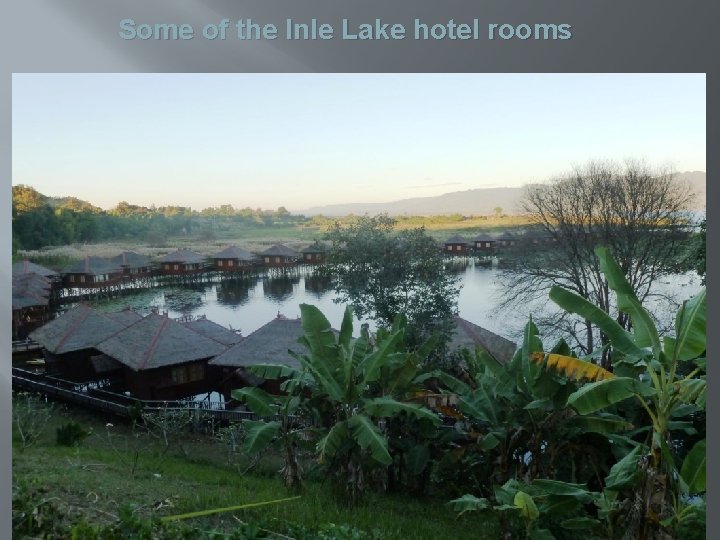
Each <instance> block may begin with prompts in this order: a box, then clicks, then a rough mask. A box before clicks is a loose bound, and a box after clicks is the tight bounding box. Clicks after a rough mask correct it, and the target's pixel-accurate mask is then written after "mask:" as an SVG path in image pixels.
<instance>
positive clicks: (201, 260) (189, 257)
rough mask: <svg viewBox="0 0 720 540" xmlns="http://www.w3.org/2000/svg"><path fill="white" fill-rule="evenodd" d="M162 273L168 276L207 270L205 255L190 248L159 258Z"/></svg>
mask: <svg viewBox="0 0 720 540" xmlns="http://www.w3.org/2000/svg"><path fill="white" fill-rule="evenodd" d="M158 262H159V263H160V273H161V274H163V275H168V276H183V275H191V274H198V273H200V272H203V271H205V269H206V266H207V263H206V260H205V257H203V256H202V255H200V254H199V253H195V252H194V251H190V250H189V249H179V250H177V251H175V252H174V253H168V254H167V255H165V256H164V257H161V258H160V259H158Z"/></svg>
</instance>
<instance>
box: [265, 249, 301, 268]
mask: <svg viewBox="0 0 720 540" xmlns="http://www.w3.org/2000/svg"><path fill="white" fill-rule="evenodd" d="M260 257H261V258H262V262H263V264H264V265H265V266H271V267H284V266H293V265H295V264H297V261H298V257H299V255H298V252H297V251H295V250H294V249H290V248H289V247H287V246H284V245H282V244H275V245H274V246H271V247H269V248H268V249H266V250H265V251H263V252H262V253H260Z"/></svg>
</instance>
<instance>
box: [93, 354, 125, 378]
mask: <svg viewBox="0 0 720 540" xmlns="http://www.w3.org/2000/svg"><path fill="white" fill-rule="evenodd" d="M90 362H91V363H92V365H93V368H94V369H95V373H107V372H109V371H115V370H116V369H120V368H121V367H122V364H121V363H120V362H118V361H117V360H115V359H114V358H110V357H109V356H108V355H106V354H98V355H96V356H91V357H90Z"/></svg>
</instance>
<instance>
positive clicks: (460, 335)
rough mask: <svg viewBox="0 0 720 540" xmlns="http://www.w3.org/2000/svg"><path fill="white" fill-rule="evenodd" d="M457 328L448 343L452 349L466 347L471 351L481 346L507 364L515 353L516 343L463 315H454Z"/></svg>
mask: <svg viewBox="0 0 720 540" xmlns="http://www.w3.org/2000/svg"><path fill="white" fill-rule="evenodd" d="M453 321H454V323H455V328H454V330H453V337H452V339H451V340H450V343H449V344H448V348H449V349H450V350H456V349H460V348H466V349H469V350H471V351H473V350H475V347H477V346H479V347H481V348H483V349H484V350H485V351H487V352H488V353H489V354H490V355H491V356H492V357H493V358H495V360H497V361H498V362H500V363H503V364H506V363H508V362H509V361H510V360H511V359H512V356H513V354H515V349H516V346H515V343H513V342H512V341H510V340H509V339H505V338H504V337H502V336H499V335H497V334H495V333H493V332H491V331H490V330H486V329H485V328H483V327H481V326H478V325H477V324H474V323H471V322H470V321H468V320H466V319H463V318H462V317H457V316H456V317H453Z"/></svg>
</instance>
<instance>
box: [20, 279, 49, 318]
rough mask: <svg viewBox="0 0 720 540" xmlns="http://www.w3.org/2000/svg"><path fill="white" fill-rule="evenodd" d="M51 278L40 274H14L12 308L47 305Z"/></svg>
mask: <svg viewBox="0 0 720 540" xmlns="http://www.w3.org/2000/svg"><path fill="white" fill-rule="evenodd" d="M50 288H51V284H50V280H49V279H48V278H46V277H44V276H41V275H40V274H35V273H29V274H13V277H12V309H13V311H14V310H17V309H23V308H27V307H32V306H47V305H48V302H49V296H50Z"/></svg>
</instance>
